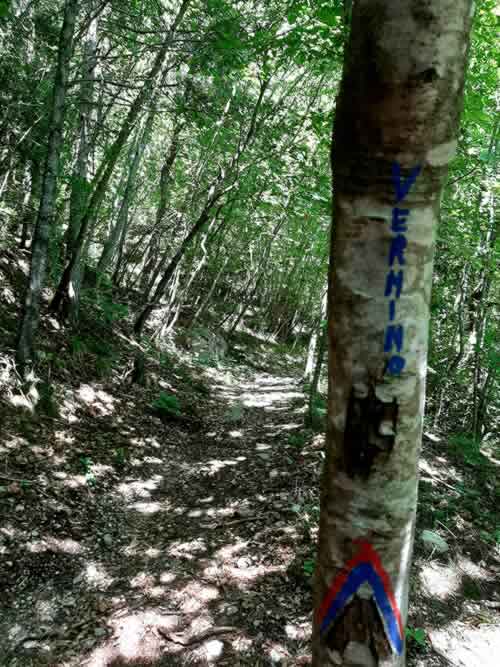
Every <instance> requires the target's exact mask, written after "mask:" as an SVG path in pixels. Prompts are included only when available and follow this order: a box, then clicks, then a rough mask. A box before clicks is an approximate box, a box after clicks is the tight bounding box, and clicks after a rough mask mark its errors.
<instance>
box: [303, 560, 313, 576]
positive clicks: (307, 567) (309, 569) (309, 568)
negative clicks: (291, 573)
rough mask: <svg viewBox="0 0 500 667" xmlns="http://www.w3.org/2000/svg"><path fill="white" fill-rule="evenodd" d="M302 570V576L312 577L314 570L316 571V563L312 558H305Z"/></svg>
mask: <svg viewBox="0 0 500 667" xmlns="http://www.w3.org/2000/svg"><path fill="white" fill-rule="evenodd" d="M302 569H303V571H304V574H306V575H307V576H308V577H312V575H313V574H314V570H315V569H316V561H315V560H314V559H313V558H306V560H305V561H304V563H303V565H302Z"/></svg>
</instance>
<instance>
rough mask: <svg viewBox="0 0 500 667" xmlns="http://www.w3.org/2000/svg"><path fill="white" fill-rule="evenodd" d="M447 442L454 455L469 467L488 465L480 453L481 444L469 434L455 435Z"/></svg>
mask: <svg viewBox="0 0 500 667" xmlns="http://www.w3.org/2000/svg"><path fill="white" fill-rule="evenodd" d="M449 441H450V445H451V448H452V450H453V451H454V452H455V454H456V455H457V456H459V457H460V458H461V459H463V460H464V461H465V462H466V463H467V464H469V465H470V466H473V467H476V466H481V465H488V464H489V461H488V459H487V458H486V457H485V456H484V454H482V453H481V450H480V447H481V443H480V442H479V441H478V440H477V439H476V438H474V436H473V435H471V434H470V433H456V434H454V435H451V436H450V439H449Z"/></svg>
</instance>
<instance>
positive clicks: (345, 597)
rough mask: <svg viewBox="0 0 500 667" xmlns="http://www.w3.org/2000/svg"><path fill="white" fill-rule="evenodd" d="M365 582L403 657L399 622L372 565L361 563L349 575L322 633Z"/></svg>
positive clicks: (333, 604) (324, 620)
mask: <svg viewBox="0 0 500 667" xmlns="http://www.w3.org/2000/svg"><path fill="white" fill-rule="evenodd" d="M365 581H367V582H368V583H369V584H370V586H371V587H372V590H373V593H374V595H375V602H376V604H377V607H378V610H379V612H380V615H381V617H382V621H383V623H384V627H385V630H386V633H387V637H388V639H389V641H390V643H391V644H392V647H393V649H394V650H395V651H396V653H397V654H398V655H401V653H402V652H403V645H404V642H403V638H402V637H401V634H400V632H399V625H398V622H397V620H396V617H395V616H394V612H393V609H392V606H391V603H390V601H389V599H388V597H387V594H386V592H385V589H384V585H383V583H382V580H381V579H380V577H379V575H378V574H377V573H376V572H375V570H374V569H373V567H372V565H371V564H370V563H360V564H359V565H358V566H357V567H355V568H354V569H353V570H352V571H351V572H350V573H349V576H348V577H347V580H346V582H345V584H344V585H343V586H342V588H341V590H340V591H339V593H338V595H337V597H336V598H335V599H334V600H333V601H332V604H331V605H330V607H329V609H328V612H327V613H326V615H325V617H324V619H323V622H322V623H321V627H320V633H321V634H322V635H323V634H324V633H325V632H326V631H327V630H328V627H329V626H330V624H331V623H332V622H333V621H334V620H335V618H336V617H337V616H338V614H339V612H340V611H341V610H342V609H343V608H344V607H345V605H346V604H347V603H348V602H349V600H350V599H351V598H352V597H353V595H354V594H355V593H356V591H357V590H358V589H359V588H360V586H362V584H364V583H365Z"/></svg>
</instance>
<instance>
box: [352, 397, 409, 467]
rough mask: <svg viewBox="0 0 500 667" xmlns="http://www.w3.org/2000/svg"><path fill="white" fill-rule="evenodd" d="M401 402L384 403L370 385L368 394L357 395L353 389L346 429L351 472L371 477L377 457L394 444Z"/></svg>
mask: <svg viewBox="0 0 500 667" xmlns="http://www.w3.org/2000/svg"><path fill="white" fill-rule="evenodd" d="M397 419H398V404H397V402H396V400H394V401H393V402H392V403H383V402H382V401H381V400H379V399H378V398H377V396H376V395H375V389H374V388H373V387H372V386H370V387H369V390H368V396H366V397H365V398H359V397H356V396H355V394H354V391H353V390H352V389H351V395H350V397H349V405H348V408H347V421H346V426H345V431H344V466H345V471H346V473H347V474H348V475H350V476H351V477H353V476H354V475H360V476H361V477H364V478H367V477H368V476H369V475H370V472H371V468H372V466H373V463H374V461H375V459H376V458H377V456H379V455H380V454H382V453H386V454H387V453H389V452H391V451H392V448H393V447H394V440H395V437H396V425H397Z"/></svg>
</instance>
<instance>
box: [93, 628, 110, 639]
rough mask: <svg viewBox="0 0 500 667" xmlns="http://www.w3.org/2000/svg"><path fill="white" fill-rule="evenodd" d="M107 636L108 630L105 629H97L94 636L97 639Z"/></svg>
mask: <svg viewBox="0 0 500 667" xmlns="http://www.w3.org/2000/svg"><path fill="white" fill-rule="evenodd" d="M107 634H108V633H107V632H106V630H105V629H104V628H96V629H95V630H94V635H95V636H96V637H105V636H106V635H107Z"/></svg>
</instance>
